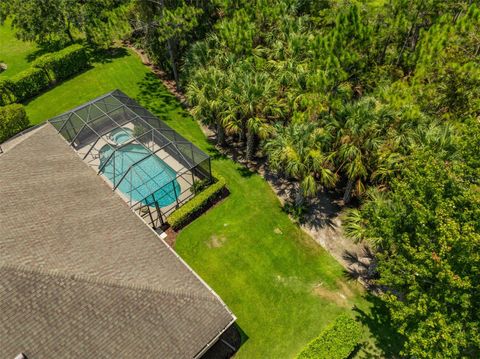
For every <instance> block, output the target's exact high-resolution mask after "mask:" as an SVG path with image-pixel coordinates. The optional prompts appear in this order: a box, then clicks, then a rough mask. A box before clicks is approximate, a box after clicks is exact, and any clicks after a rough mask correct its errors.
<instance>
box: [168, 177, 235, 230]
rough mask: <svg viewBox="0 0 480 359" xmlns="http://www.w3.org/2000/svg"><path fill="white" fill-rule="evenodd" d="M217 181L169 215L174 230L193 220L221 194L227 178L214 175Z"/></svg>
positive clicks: (169, 221)
mask: <svg viewBox="0 0 480 359" xmlns="http://www.w3.org/2000/svg"><path fill="white" fill-rule="evenodd" d="M214 177H215V178H216V179H217V181H216V182H215V183H213V184H212V185H210V186H209V187H207V188H206V189H205V190H203V191H202V192H200V193H199V194H197V195H196V196H195V197H193V198H192V199H191V200H190V201H188V202H187V203H185V204H184V205H183V206H182V207H180V208H179V209H177V210H176V211H175V212H173V213H172V214H171V215H170V216H169V217H168V220H167V221H168V223H169V224H170V226H171V227H172V229H174V230H176V231H177V230H179V229H180V228H183V227H185V226H186V225H187V224H189V223H190V222H191V221H193V220H194V219H195V218H196V217H197V216H198V215H199V214H200V213H202V211H203V210H205V209H206V208H207V207H208V206H209V205H211V204H212V203H213V201H214V200H215V199H216V198H218V196H220V195H221V193H222V192H223V191H224V190H225V189H226V183H225V179H224V178H223V177H222V176H219V175H215V176H214Z"/></svg>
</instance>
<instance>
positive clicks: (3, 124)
mask: <svg viewBox="0 0 480 359" xmlns="http://www.w3.org/2000/svg"><path fill="white" fill-rule="evenodd" d="M28 126H29V122H28V118H27V114H26V112H25V108H24V107H23V106H22V105H19V104H12V105H7V106H0V143H2V142H3V141H6V140H7V139H9V138H10V137H12V136H14V135H16V134H17V133H19V132H20V131H23V130H25V129H26V128H27V127H28Z"/></svg>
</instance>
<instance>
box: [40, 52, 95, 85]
mask: <svg viewBox="0 0 480 359" xmlns="http://www.w3.org/2000/svg"><path fill="white" fill-rule="evenodd" d="M87 66H88V56H87V52H86V51H85V48H84V47H83V46H82V45H79V44H75V45H72V46H69V47H66V48H64V49H63V50H60V51H58V52H53V53H49V54H45V55H43V56H40V57H39V58H37V59H36V60H35V61H34V62H33V67H36V68H39V69H42V70H43V71H44V72H45V73H46V75H47V76H48V78H49V80H50V81H51V82H58V81H62V80H65V79H67V78H69V77H71V76H72V75H74V74H76V73H77V72H80V71H82V70H84V69H85V68H87Z"/></svg>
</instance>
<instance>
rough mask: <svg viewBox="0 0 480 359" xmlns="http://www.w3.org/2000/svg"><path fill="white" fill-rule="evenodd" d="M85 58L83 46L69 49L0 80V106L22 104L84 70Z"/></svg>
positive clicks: (49, 55)
mask: <svg viewBox="0 0 480 359" xmlns="http://www.w3.org/2000/svg"><path fill="white" fill-rule="evenodd" d="M87 66H88V56H87V52H86V51H85V48H84V47H83V46H82V45H78V44H75V45H72V46H69V47H66V48H65V49H63V50H60V51H58V52H53V53H50V54H45V55H43V56H41V57H39V58H38V59H36V60H35V61H34V62H33V64H32V67H30V68H28V69H26V70H24V71H22V72H20V73H18V74H17V75H15V76H14V77H12V78H10V79H0V106H4V105H9V104H12V103H15V102H23V101H25V100H28V99H29V98H31V97H34V96H36V95H39V94H40V93H42V92H43V91H45V90H46V89H47V88H48V87H50V86H52V85H54V84H55V83H57V82H59V81H62V80H65V79H67V78H68V77H71V76H72V75H74V74H76V73H77V72H80V71H82V70H84V69H85V68H87Z"/></svg>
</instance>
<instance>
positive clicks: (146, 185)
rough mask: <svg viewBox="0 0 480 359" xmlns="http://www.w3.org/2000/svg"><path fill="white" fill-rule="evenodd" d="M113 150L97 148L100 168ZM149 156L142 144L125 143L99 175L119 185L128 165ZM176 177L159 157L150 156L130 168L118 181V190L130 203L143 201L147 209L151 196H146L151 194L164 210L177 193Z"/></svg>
mask: <svg viewBox="0 0 480 359" xmlns="http://www.w3.org/2000/svg"><path fill="white" fill-rule="evenodd" d="M113 150H114V148H113V147H112V146H110V145H105V146H103V147H102V148H101V149H100V166H103V164H104V163H105V161H107V160H108V159H109V157H110V155H111V154H112V152H113ZM149 154H151V152H150V151H149V150H148V149H146V148H145V147H143V146H142V145H139V144H128V145H126V146H124V147H121V148H119V149H118V150H117V151H116V152H115V154H114V155H113V156H112V158H111V159H110V160H108V163H106V165H105V166H104V167H103V169H102V171H101V173H102V174H103V175H104V176H105V177H107V178H108V179H109V180H110V182H111V183H112V184H114V183H117V184H118V182H119V181H120V180H121V179H122V177H123V175H124V174H125V172H127V171H128V169H129V167H130V165H132V164H134V163H136V162H137V161H139V160H141V159H142V158H145V157H146V156H148V155H149ZM114 162H115V166H114ZM114 167H115V172H114ZM176 177H177V174H176V172H175V171H174V170H173V169H172V168H171V167H170V166H169V165H168V164H166V163H165V162H164V161H162V160H161V159H160V158H159V157H158V156H156V155H151V156H150V157H148V158H145V159H144V160H143V161H141V162H139V163H137V164H136V165H135V166H133V167H132V169H131V170H130V172H129V173H128V174H127V175H126V176H125V178H124V179H123V180H122V181H121V182H120V185H119V186H118V189H119V190H120V191H121V192H122V193H124V194H125V195H126V196H127V197H128V198H129V199H130V200H131V201H132V202H138V201H142V202H143V203H144V204H148V205H150V206H154V204H153V198H152V196H149V198H147V199H145V197H146V196H148V195H150V194H151V193H152V192H154V194H153V196H154V198H155V201H157V203H158V205H159V206H160V207H165V206H168V205H169V204H172V203H173V202H175V201H176V199H177V197H178V195H179V194H180V185H179V184H178V181H177V180H176V179H175V178H176Z"/></svg>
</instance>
